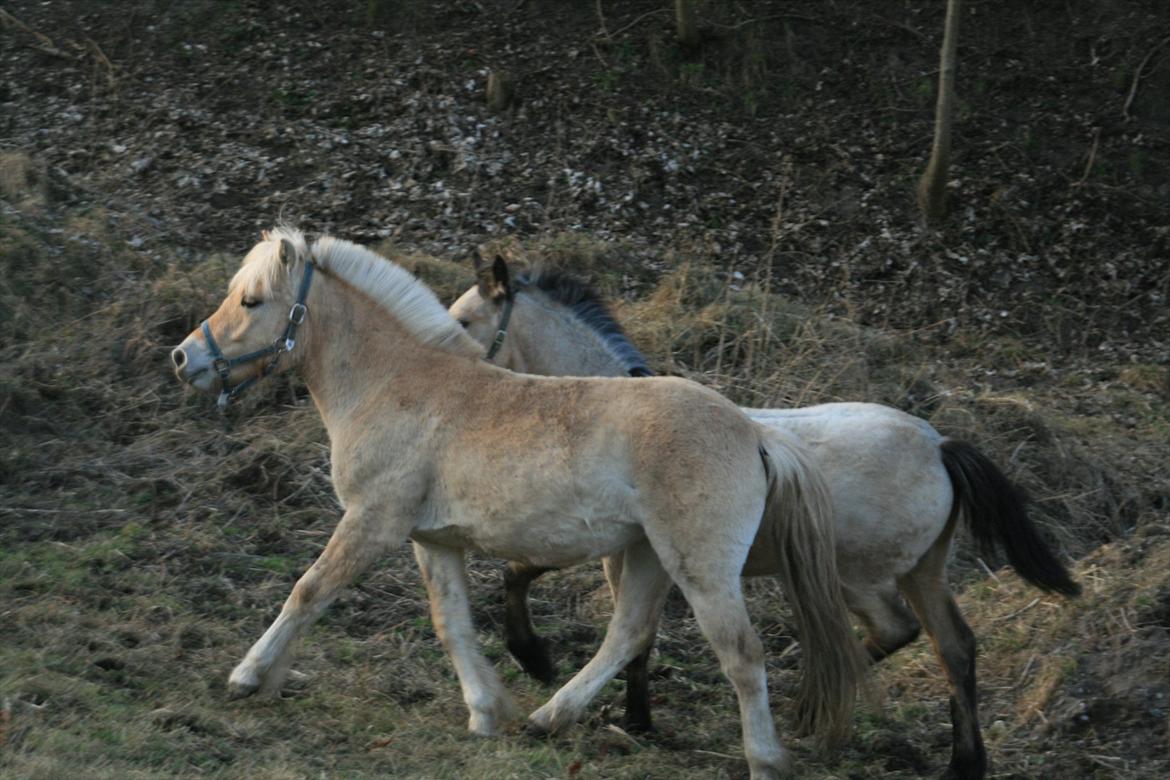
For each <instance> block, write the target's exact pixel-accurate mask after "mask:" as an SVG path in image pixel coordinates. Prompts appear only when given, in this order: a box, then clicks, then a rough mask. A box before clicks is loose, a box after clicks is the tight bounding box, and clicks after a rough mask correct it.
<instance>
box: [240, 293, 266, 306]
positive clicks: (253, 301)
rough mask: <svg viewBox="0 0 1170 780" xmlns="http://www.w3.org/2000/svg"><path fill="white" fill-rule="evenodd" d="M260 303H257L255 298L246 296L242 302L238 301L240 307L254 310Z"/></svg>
mask: <svg viewBox="0 0 1170 780" xmlns="http://www.w3.org/2000/svg"><path fill="white" fill-rule="evenodd" d="M261 303H263V301H258V300H256V299H255V298H249V297H247V296H244V298H243V300H241V301H240V305H241V306H243V307H244V308H245V309H254V308H256V307H257V306H259V305H260V304H261Z"/></svg>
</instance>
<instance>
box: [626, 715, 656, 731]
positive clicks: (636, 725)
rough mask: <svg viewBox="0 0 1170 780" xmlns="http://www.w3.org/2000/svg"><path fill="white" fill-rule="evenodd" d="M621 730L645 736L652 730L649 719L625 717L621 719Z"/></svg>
mask: <svg viewBox="0 0 1170 780" xmlns="http://www.w3.org/2000/svg"><path fill="white" fill-rule="evenodd" d="M622 728H623V729H624V730H626V731H628V732H630V733H631V734H646V733H648V732H650V731H653V730H654V727H653V726H652V725H651V724H650V718H648V717H646V718H642V717H631V716H629V715H626V717H624V718H622Z"/></svg>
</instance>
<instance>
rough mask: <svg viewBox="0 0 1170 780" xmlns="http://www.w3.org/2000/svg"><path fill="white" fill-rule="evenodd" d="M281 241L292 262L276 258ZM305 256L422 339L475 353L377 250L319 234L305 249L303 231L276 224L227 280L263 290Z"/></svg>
mask: <svg viewBox="0 0 1170 780" xmlns="http://www.w3.org/2000/svg"><path fill="white" fill-rule="evenodd" d="M282 241H287V242H288V243H289V244H290V245H291V246H292V247H293V251H294V252H295V254H296V262H295V263H288V264H285V263H281V262H280V252H281V246H282V243H281V242H282ZM307 260H311V261H312V262H314V263H316V265H317V267H318V268H319V269H320V270H322V271H324V272H325V273H327V274H331V275H332V276H335V277H337V278H338V279H340V280H342V281H344V282H346V283H347V284H349V285H351V286H352V287H354V288H356V289H358V290H360V291H361V292H362V293H364V294H365V295H367V296H369V297H370V298H371V299H372V300H373V301H374V302H375V303H377V304H378V305H379V306H381V307H382V308H383V309H385V310H386V311H387V312H388V313H390V314H391V315H392V316H393V317H394V318H395V319H396V320H398V322H399V323H400V324H401V325H402V326H403V327H404V328H406V329H407V330H408V331H409V332H410V333H411V334H412V335H413V336H415V337H416V338H417V339H419V341H421V342H422V343H424V344H430V345H433V346H436V347H440V348H442V349H446V350H449V351H453V352H467V353H468V354H476V355H478V354H479V352H480V347H479V345H478V344H477V343H476V342H475V341H474V340H473V339H472V338H471V337H470V336H468V335H467V334H466V333H465V332H464V330H463V328H462V327H460V325H459V323H458V321H457V320H455V319H453V318H452V317H451V315H450V314H448V313H447V309H446V308H444V307H443V304H441V303H439V299H438V298H437V297H436V296H435V294H434V292H432V291H431V289H430V288H429V287H427V286H426V285H425V284H423V283H422V282H420V281H419V280H418V279H416V278H415V277H414V275H413V274H411V273H410V272H409V271H407V270H406V269H404V268H402V267H401V266H399V265H397V264H395V263H394V262H392V261H390V260H387V259H386V258H385V257H382V256H381V255H379V254H377V253H376V252H372V251H370V250H369V249H366V248H365V247H362V246H358V245H357V244H354V243H351V242H349V241H344V240H342V239H340V238H334V237H333V236H322V237H321V238H319V239H317V240H316V241H314V242H313V245H312V247H311V248H310V247H309V245H308V243H307V242H306V240H305V236H304V234H303V233H302V232H301V231H299V230H297V229H295V228H291V227H287V226H280V227H276V228H274V229H272V230H268V231H265V232H264V234H263V241H261V243H259V244H257V245H256V246H255V247H254V248H253V249H252V251H251V252H249V253H248V256H247V257H245V258H244V263H243V265H242V266H241V268H240V270H239V271H238V272H237V273H236V276H235V278H234V279H233V280H232V285H233V286H235V285H255V289H256V290H257V291H259V292H260V293H261V294H264V293H267V292H268V291H270V290H271V289H272V285H273V283H274V282H275V281H276V280H277V279H278V278H279V277H280V276H281V275H282V274H284V275H288V274H290V273H293V272H294V271H293V267H294V266H299V264H300V263H301V262H304V261H307ZM295 273H298V274H299V271H296V272H295Z"/></svg>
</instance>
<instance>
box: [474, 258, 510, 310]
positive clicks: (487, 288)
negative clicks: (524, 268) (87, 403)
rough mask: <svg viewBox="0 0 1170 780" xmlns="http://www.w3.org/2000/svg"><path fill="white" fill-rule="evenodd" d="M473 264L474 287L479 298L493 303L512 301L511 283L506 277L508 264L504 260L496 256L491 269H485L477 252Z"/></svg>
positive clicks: (484, 264) (485, 266)
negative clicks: (475, 281) (476, 288)
mask: <svg viewBox="0 0 1170 780" xmlns="http://www.w3.org/2000/svg"><path fill="white" fill-rule="evenodd" d="M473 263H474V265H475V275H476V277H477V284H476V286H477V287H478V288H479V295H480V297H481V298H483V299H484V300H487V301H493V302H495V303H499V302H500V301H502V300H508V301H510V300H512V282H511V280H510V278H509V276H508V263H507V262H506V261H505V260H504V258H502V257H500V256H499V255H496V259H495V260H494V261H493V262H492V264H491V267H487V265H486V263H484V260H483V258H482V257H481V256H480V255H479V253H478V252H477V253H476V254H475V257H474V259H473Z"/></svg>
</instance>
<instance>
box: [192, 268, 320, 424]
mask: <svg viewBox="0 0 1170 780" xmlns="http://www.w3.org/2000/svg"><path fill="white" fill-rule="evenodd" d="M312 281H313V263H312V262H311V261H306V262H305V273H304V275H303V276H302V277H301V288H300V290H299V291H298V292H297V302H296V303H294V304H293V305H292V308H291V309H289V311H288V324H286V325H285V326H284V333H282V334H281V335H280V338H278V339H277V340H276V341H274V342H272V343H271V344H269V345H268V346H267V347H265V348H264V349H258V350H256V351H255V352H249V353H248V354H246V355H240V356H239V357H234V358H228V357H224V354H223V350H221V349H220V348H219V344H217V343H215V338H214V337H213V336H212V335H211V326H210V325H208V323H207V320H204V321H203V324H202V325H200V326H199V328H200V330H202V331H203V340H204V341H206V342H207V350H208V351H209V352H210V353H211V366H212V368H214V369H215V371H216V373H217V374H219V382H220V386H219V399H218V400H217V401H216V406H218V407H219V408H220V409H225V408H227V405H228V404H229V403H231V402H232V401H234V400H235V399H236V398H237V397H238V396H239V395H240V394H241V393H243V392H244V391H245V390H247V389H248V388H249V387H251V386H252V385H254V384H256V383H257V382H259V381H260V380H261V379H263V378H264V377H266V376H268V375H269V374H271V373H272V372H273V371H275V370H276V366H277V365H278V364H279V363H280V356H281V355H283V354H284V353H285V352H292V350H293V347H295V346H296V345H297V340H296V336H297V327H298V326H299V325H300V324H301V323H303V322H304V321H305V317H306V316H307V315H308V313H309V309H308V307H307V306H305V299H307V298H308V297H309V284H310V283H311V282H312ZM265 358H268V361H267V362H266V363H265V364H264V367H263V368H262V369H261V370H260V374H259V375H258V376H253V377H249V378H248V379H245V380H244V381H243V382H240V383H239V384H238V385H233V384H231V383H230V382H228V375H229V374H230V373H231V370H232V369H233V368H235V367H236V366H242V365H244V364H246V363H254V362H255V361H257V360H264V359H265Z"/></svg>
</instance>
